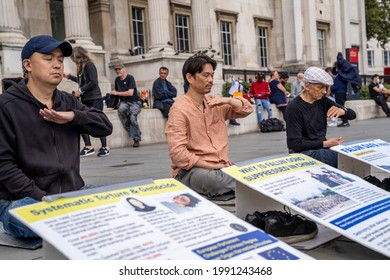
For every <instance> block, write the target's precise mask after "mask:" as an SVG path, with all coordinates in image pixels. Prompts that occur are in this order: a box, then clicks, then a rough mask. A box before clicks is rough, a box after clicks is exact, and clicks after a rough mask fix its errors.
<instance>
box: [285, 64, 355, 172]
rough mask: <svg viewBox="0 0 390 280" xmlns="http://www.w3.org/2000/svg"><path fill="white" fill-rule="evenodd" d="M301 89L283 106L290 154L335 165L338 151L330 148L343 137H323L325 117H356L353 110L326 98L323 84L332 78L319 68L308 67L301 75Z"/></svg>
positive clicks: (327, 84) (337, 143) (325, 124)
mask: <svg viewBox="0 0 390 280" xmlns="http://www.w3.org/2000/svg"><path fill="white" fill-rule="evenodd" d="M303 81H304V90H303V92H302V93H301V95H299V96H297V97H296V98H294V99H293V100H292V101H291V102H290V104H289V105H288V106H287V109H286V116H285V120H286V134H287V146H288V149H289V152H290V153H303V154H306V155H308V156H310V157H312V158H315V159H317V160H319V161H321V162H323V163H325V164H328V165H330V166H333V167H337V152H335V151H333V150H331V149H329V148H331V147H333V146H336V145H339V144H341V143H342V142H343V138H342V137H333V138H330V139H327V138H326V132H327V118H332V117H336V118H338V117H341V116H344V117H345V118H346V119H348V120H353V119H355V118H356V113H355V112H354V111H353V110H352V109H349V108H344V107H342V106H340V105H338V104H336V103H335V102H333V101H332V100H330V99H329V98H326V86H331V85H332V84H333V79H332V77H331V76H329V74H328V73H326V72H325V71H324V70H322V69H321V68H318V67H310V68H308V69H307V70H306V71H305V73H304V77H303Z"/></svg>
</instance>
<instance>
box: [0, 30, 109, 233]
mask: <svg viewBox="0 0 390 280" xmlns="http://www.w3.org/2000/svg"><path fill="white" fill-rule="evenodd" d="M71 53H72V46H71V45H70V44H69V43H68V42H59V41H57V40H55V39H54V38H53V37H51V36H47V35H39V36H35V37H32V38H31V39H30V40H29V41H28V42H27V43H26V45H25V46H24V48H23V50H22V54H21V58H22V65H23V71H24V72H25V73H26V74H27V78H25V79H23V80H22V81H21V82H20V83H18V84H17V83H15V82H13V83H12V86H10V87H9V88H8V89H7V90H6V91H5V92H4V93H3V94H1V95H0V131H1V133H0V223H2V226H3V229H4V230H5V232H7V233H9V234H11V235H13V236H14V237H17V238H34V237H38V236H37V235H36V234H35V233H34V232H33V231H31V230H30V229H29V228H28V227H26V226H25V225H23V224H22V223H20V222H19V221H18V220H17V219H16V218H14V217H13V216H11V214H10V213H9V211H10V210H12V209H13V208H16V207H19V206H24V205H29V204H33V203H36V202H39V201H45V200H47V199H46V196H47V195H51V194H58V193H64V192H69V191H76V190H79V189H81V188H82V187H83V186H84V181H83V179H82V178H81V176H80V155H79V149H80V134H81V133H85V134H90V135H92V136H93V137H103V136H108V135H110V134H111V133H112V124H111V123H110V121H109V120H108V118H107V117H106V115H105V114H104V113H103V112H102V111H100V110H96V109H94V108H88V107H86V106H85V105H83V104H81V103H80V102H79V101H78V100H77V99H76V98H75V97H74V96H73V95H71V94H69V93H66V92H62V91H59V90H58V89H57V86H58V84H59V83H60V82H61V81H62V77H63V72H64V57H68V56H70V55H71Z"/></svg>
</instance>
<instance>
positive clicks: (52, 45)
mask: <svg viewBox="0 0 390 280" xmlns="http://www.w3.org/2000/svg"><path fill="white" fill-rule="evenodd" d="M56 48H60V49H61V51H62V54H63V55H64V56H65V57H68V56H70V55H71V54H72V51H73V50H72V45H71V44H70V43H69V42H66V41H62V42H61V41H57V40H56V39H54V38H53V37H52V36H49V35H38V36H34V37H31V38H30V40H28V42H27V43H26V44H25V45H24V47H23V50H22V55H21V57H22V61H23V60H24V59H27V58H30V56H32V54H33V53H35V52H38V53H49V52H51V51H53V50H54V49H56Z"/></svg>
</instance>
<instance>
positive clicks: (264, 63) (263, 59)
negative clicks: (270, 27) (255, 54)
mask: <svg viewBox="0 0 390 280" xmlns="http://www.w3.org/2000/svg"><path fill="white" fill-rule="evenodd" d="M259 53H260V57H259V61H260V67H268V40H267V29H266V28H264V27H259Z"/></svg>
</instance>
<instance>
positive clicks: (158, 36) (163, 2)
mask: <svg viewBox="0 0 390 280" xmlns="http://www.w3.org/2000/svg"><path fill="white" fill-rule="evenodd" d="M148 9H149V24H150V47H149V51H150V52H158V51H164V52H165V51H173V49H172V47H171V46H169V45H168V41H169V37H170V36H169V33H170V32H169V30H170V26H169V23H170V20H169V16H170V10H169V0H148ZM162 48H164V49H163V50H162Z"/></svg>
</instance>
